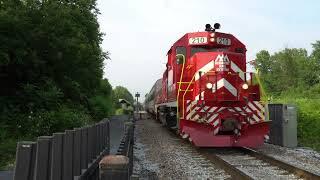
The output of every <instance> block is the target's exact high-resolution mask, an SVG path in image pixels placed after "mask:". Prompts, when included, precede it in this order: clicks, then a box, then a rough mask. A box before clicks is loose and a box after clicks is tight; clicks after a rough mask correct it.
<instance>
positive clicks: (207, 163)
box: [170, 130, 320, 180]
mask: <svg viewBox="0 0 320 180" xmlns="http://www.w3.org/2000/svg"><path fill="white" fill-rule="evenodd" d="M170 132H171V133H170V134H171V135H172V136H175V137H176V136H177V134H176V131H175V130H170ZM179 140H181V139H179ZM181 141H182V142H183V144H184V146H181V147H180V148H181V149H182V150H183V151H185V152H193V153H192V159H194V160H196V161H198V162H199V163H200V164H202V165H203V166H202V165H201V168H207V169H210V171H212V166H216V167H217V166H218V167H219V168H221V169H223V170H224V171H225V172H226V174H228V175H229V177H228V175H225V176H224V178H222V179H225V178H226V179H245V180H247V179H250V180H251V179H259V180H260V179H268V180H270V179H272V180H278V179H284V180H287V179H308V180H309V179H310V180H318V179H319V180H320V176H319V175H317V174H314V173H311V172H309V171H306V170H304V169H301V168H298V167H295V166H293V165H290V164H288V163H286V162H283V161H280V160H277V159H275V158H273V157H271V156H268V155H265V154H263V153H260V152H257V151H255V150H253V149H249V148H195V147H194V146H191V145H190V143H189V141H187V140H181ZM194 170H196V169H194ZM215 170H216V171H217V170H218V169H215ZM230 176H231V177H230ZM213 178H217V177H213ZM209 179H210V178H209Z"/></svg>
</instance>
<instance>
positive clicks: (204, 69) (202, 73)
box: [195, 61, 214, 81]
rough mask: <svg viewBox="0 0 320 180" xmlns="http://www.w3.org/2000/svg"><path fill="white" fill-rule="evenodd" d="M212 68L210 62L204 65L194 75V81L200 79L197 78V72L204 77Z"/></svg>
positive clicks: (212, 63) (212, 64)
mask: <svg viewBox="0 0 320 180" xmlns="http://www.w3.org/2000/svg"><path fill="white" fill-rule="evenodd" d="M213 68H214V62H213V61H210V62H209V63H208V64H206V65H204V66H203V67H202V68H200V69H199V70H198V71H197V72H196V74H195V81H197V80H198V79H200V76H199V72H200V71H201V75H202V76H203V75H205V74H206V73H207V72H209V71H210V70H212V69H213Z"/></svg>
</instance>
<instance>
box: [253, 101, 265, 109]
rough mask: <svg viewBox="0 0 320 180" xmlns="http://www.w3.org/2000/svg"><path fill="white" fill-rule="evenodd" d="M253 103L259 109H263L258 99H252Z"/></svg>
mask: <svg viewBox="0 0 320 180" xmlns="http://www.w3.org/2000/svg"><path fill="white" fill-rule="evenodd" d="M253 103H254V104H255V105H256V106H258V108H259V109H260V110H263V109H264V107H263V106H262V105H261V104H260V102H259V101H253Z"/></svg>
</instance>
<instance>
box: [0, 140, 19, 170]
mask: <svg viewBox="0 0 320 180" xmlns="http://www.w3.org/2000/svg"><path fill="white" fill-rule="evenodd" d="M16 144H17V140H15V139H5V140H1V141H0V154H1V156H0V170H4V169H7V167H8V165H9V166H13V163H14V159H15V152H16ZM10 169H11V168H10Z"/></svg>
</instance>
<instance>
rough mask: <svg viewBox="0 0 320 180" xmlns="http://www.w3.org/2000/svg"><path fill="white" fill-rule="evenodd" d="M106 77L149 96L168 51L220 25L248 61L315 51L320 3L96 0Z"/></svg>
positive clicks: (319, 34)
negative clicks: (293, 50) (269, 54)
mask: <svg viewBox="0 0 320 180" xmlns="http://www.w3.org/2000/svg"><path fill="white" fill-rule="evenodd" d="M98 8H99V9H100V12H101V15H100V16H99V19H98V20H99V23H100V26H101V31H102V32H104V33H105V34H106V35H105V37H104V41H103V45H102V47H103V49H104V50H105V51H108V52H109V53H110V58H111V60H107V61H106V62H105V75H104V76H105V77H106V78H108V79H109V81H110V83H111V85H112V86H113V87H115V86H118V85H121V86H125V87H127V88H128V89H129V90H130V92H131V93H132V94H134V93H135V92H140V93H141V94H142V96H144V94H145V93H147V92H148V91H149V90H150V89H151V87H152V85H153V84H154V82H155V81H156V80H157V79H159V78H160V77H162V73H163V71H164V69H165V63H166V53H167V51H168V49H169V48H170V47H171V45H172V44H173V43H174V42H175V41H176V40H177V39H179V38H180V37H181V36H182V35H184V34H185V33H187V32H194V31H203V30H204V26H205V24H206V23H211V24H214V23H215V22H219V23H220V24H221V29H220V31H221V32H226V33H232V34H234V35H235V36H236V37H237V38H239V39H240V41H242V42H243V43H244V44H246V46H247V49H248V52H247V57H248V58H247V59H248V60H252V59H254V58H255V54H256V53H257V52H258V51H260V50H262V49H266V50H268V51H269V52H274V51H278V50H281V49H284V48H286V47H289V48H292V47H296V48H306V49H308V50H309V51H310V50H311V43H312V42H314V41H315V40H320V21H319V18H320V1H315V0H309V1H303V0H282V1H281V2H280V1H279V0H268V1H264V2H261V1H257V0H229V1H223V0H219V1H218V0H98Z"/></svg>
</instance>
